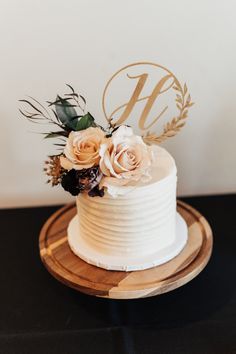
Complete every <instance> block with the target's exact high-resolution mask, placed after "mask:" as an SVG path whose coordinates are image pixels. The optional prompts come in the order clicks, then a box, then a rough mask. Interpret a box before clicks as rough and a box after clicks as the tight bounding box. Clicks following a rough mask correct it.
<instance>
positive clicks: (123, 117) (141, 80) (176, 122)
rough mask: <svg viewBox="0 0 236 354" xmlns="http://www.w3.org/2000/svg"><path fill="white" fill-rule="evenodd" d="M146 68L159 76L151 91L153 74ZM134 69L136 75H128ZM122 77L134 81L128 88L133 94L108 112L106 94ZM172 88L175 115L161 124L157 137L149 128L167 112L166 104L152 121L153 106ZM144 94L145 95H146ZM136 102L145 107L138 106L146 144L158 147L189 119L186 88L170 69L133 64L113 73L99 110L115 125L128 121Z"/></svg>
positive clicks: (190, 104)
mask: <svg viewBox="0 0 236 354" xmlns="http://www.w3.org/2000/svg"><path fill="white" fill-rule="evenodd" d="M148 68H149V69H150V68H151V69H158V70H159V76H158V78H157V77H156V80H155V85H154V87H152V88H151V89H150V78H152V72H150V70H147V69H148ZM134 69H138V70H137V71H138V72H139V73H136V74H131V73H130V72H132V71H134ZM148 71H149V72H148ZM122 74H126V75H125V78H128V79H129V80H133V81H132V82H134V81H137V83H136V86H135V87H134V88H133V87H132V88H131V89H132V90H133V91H131V95H130V99H129V100H128V101H126V102H125V103H123V104H121V105H119V106H118V107H116V108H115V109H114V110H113V111H112V112H111V113H107V111H108V110H107V107H106V99H107V95H108V91H109V89H110V87H111V85H112V84H113V83H114V81H115V79H119V78H120V76H122ZM153 76H154V75H153ZM147 88H149V92H147ZM171 89H173V90H174V92H175V106H176V109H177V113H176V115H175V116H174V117H172V118H171V120H170V121H168V122H166V123H165V124H164V127H163V131H162V132H161V133H160V134H157V133H155V132H151V131H150V128H152V127H153V126H155V124H156V123H157V121H158V120H159V119H160V118H161V117H162V116H163V115H164V113H166V111H167V110H168V105H165V106H164V108H163V109H162V110H161V111H160V112H159V113H158V114H157V115H155V117H154V118H152V120H151V122H150V113H151V111H153V110H154V109H153V108H155V107H154V106H155V103H156V101H157V99H158V98H159V100H160V97H161V95H162V94H163V93H165V92H167V91H169V90H171ZM143 92H145V94H144V93H143ZM139 102H143V103H144V105H143V106H142V107H141V111H140V112H138V114H139V118H138V128H139V129H140V130H141V131H142V137H143V139H144V141H145V142H146V143H147V144H159V143H161V142H162V141H164V140H166V139H167V138H169V137H172V136H174V135H176V134H177V132H178V131H179V130H180V129H181V128H182V127H183V126H184V125H185V120H186V118H187V117H188V109H189V107H191V106H192V105H193V102H191V96H190V94H189V93H188V88H187V85H186V84H184V85H183V86H182V85H181V84H180V82H179V81H178V79H177V78H176V76H175V75H174V74H173V73H172V72H171V71H170V70H168V69H166V68H165V67H163V66H161V65H159V64H155V63H151V62H138V63H132V64H129V65H126V66H125V67H123V68H121V69H119V70H118V71H117V72H116V73H115V74H113V75H112V77H111V78H110V79H109V80H108V82H107V84H106V86H105V89H104V92H103V96H102V109H103V112H104V115H105V117H106V119H107V121H108V122H109V124H110V126H117V125H121V124H123V123H124V122H126V121H127V120H128V118H129V117H130V116H131V115H132V112H133V111H134V109H135V108H136V106H137V103H139ZM114 117H116V118H114ZM115 120H116V121H115Z"/></svg>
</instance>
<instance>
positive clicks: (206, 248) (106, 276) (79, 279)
mask: <svg viewBox="0 0 236 354" xmlns="http://www.w3.org/2000/svg"><path fill="white" fill-rule="evenodd" d="M177 209H178V212H179V213H180V214H181V215H182V217H183V218H184V219H185V221H186V223H187V225H188V242H187V245H186V246H185V248H184V249H183V250H182V252H181V253H180V254H179V255H178V256H177V257H175V258H173V259H172V260H170V261H169V262H167V263H165V264H162V265H160V266H157V267H154V268H151V269H147V270H141V271H130V272H123V271H111V270H106V269H102V268H98V267H96V266H93V265H91V264H88V263H86V262H85V261H83V260H82V259H80V258H79V257H77V256H76V255H75V254H74V253H73V252H72V251H71V249H70V247H69V245H68V242H67V227H68V224H69V222H70V220H71V219H72V217H73V216H74V215H75V214H76V207H75V205H74V204H69V205H66V206H65V207H63V208H61V209H59V210H58V211H57V212H56V213H54V214H53V215H52V216H51V217H50V218H49V219H48V220H47V222H46V223H45V224H44V226H43V228H42V230H41V232H40V237H39V248H40V256H41V259H42V261H43V263H44V265H45V266H46V268H47V269H48V271H49V272H50V273H51V274H52V275H53V276H54V277H55V278H56V279H58V280H59V281H61V282H62V283H64V284H65V285H67V286H70V287H72V288H74V289H76V290H78V291H81V292H83V293H86V294H89V295H94V296H100V297H106V298H113V299H133V298H141V297H148V296H155V295H158V294H162V293H165V292H168V291H171V290H174V289H176V288H178V287H180V286H182V285H184V284H186V283H187V282H189V281H190V280H192V279H193V278H194V277H196V276H197V275H198V274H199V273H200V272H201V271H202V270H203V268H204V267H205V266H206V264H207V263H208V260H209V258H210V256H211V252H212V245H213V238H212V231H211V228H210V226H209V224H208V222H207V221H206V219H205V218H204V217H203V216H202V215H201V214H200V213H199V212H198V211H196V210H195V209H194V208H192V207H191V206H189V205H188V204H186V203H183V202H180V201H178V206H177Z"/></svg>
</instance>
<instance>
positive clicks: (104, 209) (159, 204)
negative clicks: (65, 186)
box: [77, 146, 177, 263]
mask: <svg viewBox="0 0 236 354" xmlns="http://www.w3.org/2000/svg"><path fill="white" fill-rule="evenodd" d="M153 151H154V156H155V159H154V163H153V165H152V168H151V170H150V175H151V177H152V178H151V179H150V180H149V181H148V182H140V183H138V184H136V185H133V186H132V185H131V186H116V187H114V186H109V187H108V190H107V192H106V193H105V195H104V197H102V198H101V197H94V198H91V197H89V196H88V195H87V194H80V195H79V196H78V197H77V209H78V218H79V233H80V236H81V237H82V238H83V240H84V242H86V243H87V244H88V245H89V246H90V247H91V248H94V249H95V250H96V251H97V252H99V253H101V254H104V255H110V256H114V257H121V258H123V259H124V263H125V259H128V258H129V257H134V256H135V255H140V256H141V255H143V256H146V255H151V254H153V253H156V252H158V251H160V250H162V249H165V248H166V247H168V246H170V245H171V244H172V243H174V241H175V234H176V232H175V228H176V182H177V177H176V166H175V162H174V159H173V158H172V157H171V155H170V154H169V153H168V152H167V151H166V150H165V149H163V148H161V147H158V146H155V147H153Z"/></svg>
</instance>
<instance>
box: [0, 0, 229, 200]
mask: <svg viewBox="0 0 236 354" xmlns="http://www.w3.org/2000/svg"><path fill="white" fill-rule="evenodd" d="M235 13H236V2H235V1H234V0H226V1H222V0H220V1H217V0H198V1H190V0H178V1H174V0H173V1H171V0H161V1H160V0H145V1H144V0H141V1H140V0H119V1H117V0H116V1H114V0H100V1H96V0H84V1H82V0H67V1H65V0H47V1H42V0H21V1H18V0H0V51H1V52H0V72H1V75H0V97H1V103H0V122H1V125H0V144H1V146H0V151H1V167H0V176H1V181H0V182H1V183H0V207H12V206H27V205H29V206H30V205H44V204H53V203H64V202H66V201H68V200H70V199H71V198H70V197H69V196H68V195H67V194H66V193H65V192H64V191H63V190H61V189H60V188H58V189H57V188H55V189H52V188H50V187H49V186H48V185H46V184H45V177H44V175H43V173H42V165H43V161H44V159H45V156H46V155H47V154H48V153H51V152H52V150H51V149H52V143H51V142H45V141H42V137H41V135H39V134H32V131H39V129H38V127H35V125H33V124H30V123H29V122H27V121H26V120H24V119H23V118H21V116H20V114H19V113H18V107H19V103H18V99H19V98H22V97H24V96H25V95H26V94H29V95H32V96H33V97H36V98H38V99H40V100H41V101H45V100H46V99H48V98H52V97H54V94H55V93H56V92H60V91H61V92H64V84H65V83H71V84H72V85H73V86H74V87H75V88H76V89H79V90H80V91H81V92H83V94H84V96H86V97H87V101H88V105H89V109H90V111H91V112H92V113H93V114H94V115H95V116H98V117H100V122H101V123H103V122H104V118H103V116H102V113H101V93H102V90H103V88H104V84H105V82H106V80H107V79H108V78H109V77H110V75H111V74H112V73H113V72H115V71H116V70H117V69H119V68H120V67H122V66H124V65H126V64H128V63H132V62H136V61H139V60H148V61H153V62H157V63H160V64H162V65H164V66H165V67H167V68H169V69H170V70H171V71H172V72H173V73H175V74H176V75H177V77H178V78H179V79H180V81H185V80H186V81H187V83H188V87H189V89H190V92H191V94H192V97H193V99H194V101H195V102H196V105H195V106H194V107H193V108H192V109H191V112H190V115H191V118H189V120H188V124H187V125H186V127H185V128H184V129H183V131H182V132H181V133H180V134H179V135H178V136H177V137H176V138H173V140H168V142H167V143H165V144H164V146H165V147H166V148H167V149H168V150H169V151H170V152H171V153H172V155H173V156H174V158H175V159H176V163H177V166H178V176H179V186H178V189H179V194H181V195H199V194H212V193H227V192H235V190H236V165H235V163H236V161H235V160H236V159H235V158H236V88H235V87H236V82H235V79H236V21H235Z"/></svg>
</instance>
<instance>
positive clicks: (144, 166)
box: [20, 85, 153, 197]
mask: <svg viewBox="0 0 236 354" xmlns="http://www.w3.org/2000/svg"><path fill="white" fill-rule="evenodd" d="M67 86H68V88H69V89H70V92H69V93H66V94H64V95H63V96H59V95H57V98H56V100H55V101H53V102H49V101H47V104H48V107H47V108H46V107H45V106H43V105H42V104H41V103H40V102H38V101H37V100H36V99H34V98H32V97H30V100H26V99H23V100H20V101H21V102H23V103H24V104H26V105H27V110H26V109H24V110H22V109H21V110H20V112H21V113H22V114H23V115H24V116H25V117H26V118H27V119H28V120H29V121H32V122H48V123H50V124H52V125H53V126H54V127H56V128H57V130H54V131H51V132H47V133H45V139H49V138H57V139H59V142H58V143H55V145H56V146H58V147H59V149H60V153H59V154H57V155H51V156H49V157H48V160H47V161H45V168H44V171H45V173H46V175H47V176H48V183H51V185H52V186H57V185H61V186H62V187H63V188H64V189H65V190H66V191H68V192H70V193H71V194H72V195H73V196H77V195H78V194H80V193H88V195H89V196H91V197H94V196H100V197H102V196H103V195H104V188H106V187H108V186H109V185H113V186H123V185H128V184H130V183H131V184H133V183H136V182H138V181H140V180H142V181H147V180H148V179H150V175H149V170H150V167H151V165H152V160H153V153H152V147H151V146H148V145H147V144H146V143H145V142H144V141H143V139H142V137H141V136H138V135H135V134H134V133H133V130H132V128H131V127H129V126H126V125H121V126H115V125H113V124H112V122H109V124H108V127H107V128H103V127H102V126H100V125H99V124H97V123H96V121H95V119H94V117H93V116H92V115H91V113H90V112H88V111H87V109H86V100H85V98H84V97H83V96H82V95H80V94H78V93H76V92H75V90H74V89H73V87H72V86H70V85H67Z"/></svg>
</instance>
